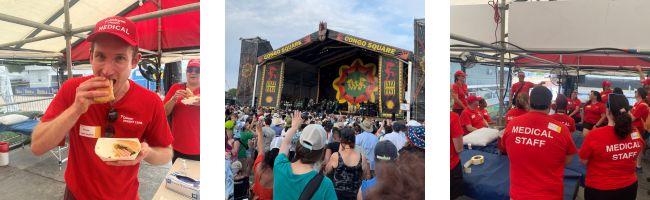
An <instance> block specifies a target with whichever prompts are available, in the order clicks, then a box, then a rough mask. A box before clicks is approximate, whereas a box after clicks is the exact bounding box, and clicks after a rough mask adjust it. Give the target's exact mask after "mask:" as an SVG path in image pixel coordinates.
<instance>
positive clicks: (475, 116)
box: [460, 95, 487, 134]
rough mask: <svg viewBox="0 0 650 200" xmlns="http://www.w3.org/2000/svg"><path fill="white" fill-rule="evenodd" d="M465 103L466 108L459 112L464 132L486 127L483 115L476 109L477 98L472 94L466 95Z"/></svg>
mask: <svg viewBox="0 0 650 200" xmlns="http://www.w3.org/2000/svg"><path fill="white" fill-rule="evenodd" d="M467 104H468V105H469V106H468V108H467V109H465V110H463V112H462V113H461V114H460V125H461V126H462V127H463V129H464V130H465V134H468V133H471V132H472V131H475V130H477V129H480V128H483V127H487V123H486V122H485V120H484V119H483V115H482V114H481V113H479V111H478V98H477V97H476V96H474V95H472V96H469V97H467Z"/></svg>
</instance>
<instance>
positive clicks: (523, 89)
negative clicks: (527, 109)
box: [509, 71, 535, 104]
mask: <svg viewBox="0 0 650 200" xmlns="http://www.w3.org/2000/svg"><path fill="white" fill-rule="evenodd" d="M517 78H519V82H516V83H514V84H512V87H511V88H510V98H509V99H511V100H512V99H513V98H515V97H517V95H518V94H526V95H528V93H529V92H530V89H531V88H533V87H535V84H534V83H532V82H528V81H524V79H526V73H524V72H523V71H519V72H517ZM512 104H517V100H516V99H515V100H514V101H513V102H512Z"/></svg>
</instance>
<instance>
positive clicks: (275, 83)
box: [259, 61, 284, 108]
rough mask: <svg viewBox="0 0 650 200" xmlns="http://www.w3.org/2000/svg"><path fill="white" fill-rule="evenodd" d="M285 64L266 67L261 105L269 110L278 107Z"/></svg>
mask: <svg viewBox="0 0 650 200" xmlns="http://www.w3.org/2000/svg"><path fill="white" fill-rule="evenodd" d="M283 76H284V62H282V61H278V62H272V63H268V64H265V65H264V70H263V71H262V82H261V84H260V91H262V92H261V93H262V94H261V95H260V98H259V105H260V106H262V107H267V108H275V107H278V104H279V103H280V95H281V94H282V80H284V77H283Z"/></svg>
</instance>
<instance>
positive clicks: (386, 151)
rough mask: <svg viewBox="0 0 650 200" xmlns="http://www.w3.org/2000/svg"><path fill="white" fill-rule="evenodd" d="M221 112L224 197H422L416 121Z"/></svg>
mask: <svg viewBox="0 0 650 200" xmlns="http://www.w3.org/2000/svg"><path fill="white" fill-rule="evenodd" d="M225 114H226V122H225V132H226V136H225V137H226V149H225V153H226V158H225V159H226V198H227V199H292V200H293V199H393V198H399V199H424V147H425V146H424V145H425V143H424V125H423V124H421V123H420V122H417V121H414V120H411V121H404V120H392V119H383V118H375V117H364V116H353V115H336V114H323V113H318V112H300V111H296V110H288V109H287V110H280V109H263V108H251V107H239V106H236V105H230V106H227V107H226V113H225ZM396 182H397V184H396Z"/></svg>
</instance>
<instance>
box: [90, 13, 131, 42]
mask: <svg viewBox="0 0 650 200" xmlns="http://www.w3.org/2000/svg"><path fill="white" fill-rule="evenodd" d="M101 34H110V35H113V36H116V37H118V38H120V39H122V40H124V42H126V43H128V44H129V45H131V46H137V45H138V41H139V39H138V38H139V37H138V30H137V29H136V26H135V23H133V21H131V20H129V19H127V18H125V17H121V16H113V17H108V18H106V19H102V20H101V21H99V22H97V24H95V28H94V29H93V32H92V33H91V34H90V35H89V36H88V38H86V40H87V41H88V42H94V41H95V38H96V37H97V36H98V35H101Z"/></svg>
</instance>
